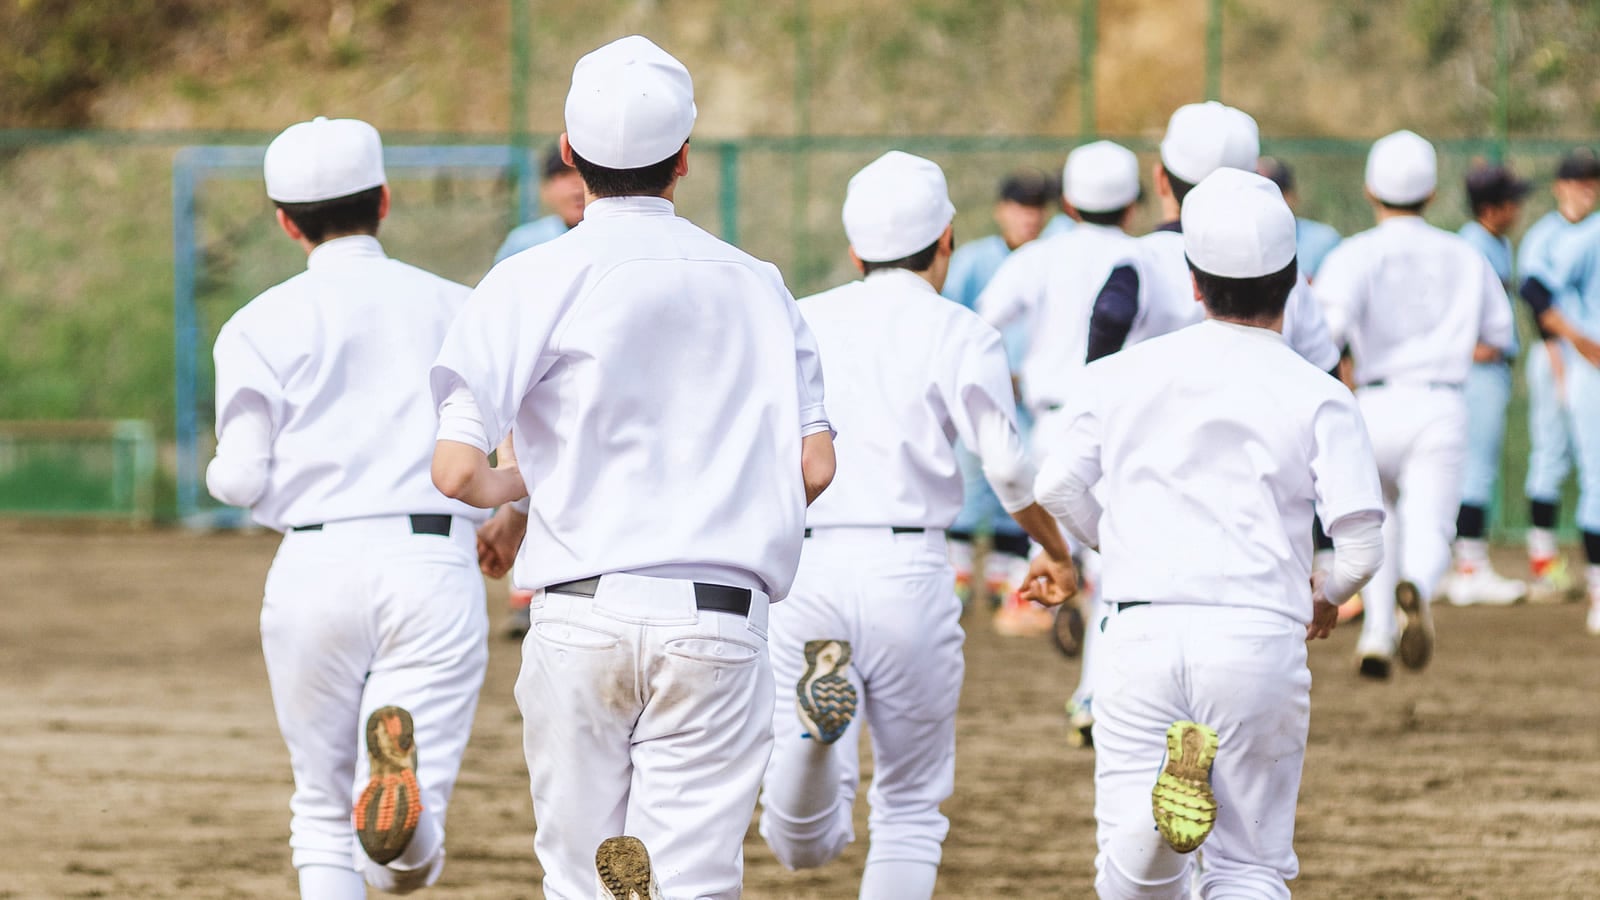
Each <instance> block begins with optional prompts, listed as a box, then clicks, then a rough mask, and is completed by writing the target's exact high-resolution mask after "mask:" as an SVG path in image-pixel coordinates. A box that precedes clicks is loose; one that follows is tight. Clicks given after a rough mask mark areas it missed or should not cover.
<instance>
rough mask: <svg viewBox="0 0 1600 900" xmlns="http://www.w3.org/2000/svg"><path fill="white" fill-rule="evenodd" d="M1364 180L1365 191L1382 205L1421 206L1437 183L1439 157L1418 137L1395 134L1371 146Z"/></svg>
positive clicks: (1401, 133) (1429, 145) (1410, 133)
mask: <svg viewBox="0 0 1600 900" xmlns="http://www.w3.org/2000/svg"><path fill="white" fill-rule="evenodd" d="M1366 180H1367V190H1368V191H1369V192H1371V194H1372V196H1374V197H1376V198H1378V199H1379V200H1380V201H1382V202H1384V203H1393V204H1396V205H1398V206H1409V205H1411V204H1413V203H1421V202H1422V201H1423V200H1426V199H1428V197H1429V196H1431V195H1432V194H1433V189H1434V188H1435V187H1437V186H1438V184H1439V157H1438V155H1437V154H1435V153H1434V150H1433V145H1432V144H1430V143H1428V141H1427V140H1426V139H1425V138H1423V137H1422V136H1421V135H1419V134H1417V133H1415V132H1412V131H1396V132H1395V133H1394V134H1391V135H1386V136H1384V137H1381V138H1378V140H1377V141H1376V142H1374V143H1373V145H1372V152H1370V153H1368V154H1367V179H1366Z"/></svg>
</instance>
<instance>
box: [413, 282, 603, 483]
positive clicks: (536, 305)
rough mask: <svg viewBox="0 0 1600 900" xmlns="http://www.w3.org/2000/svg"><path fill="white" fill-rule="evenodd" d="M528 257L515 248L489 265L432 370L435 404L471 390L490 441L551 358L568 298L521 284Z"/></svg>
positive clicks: (504, 429)
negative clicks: (552, 339) (513, 252)
mask: <svg viewBox="0 0 1600 900" xmlns="http://www.w3.org/2000/svg"><path fill="white" fill-rule="evenodd" d="M527 259H528V254H519V255H518V256H517V257H516V258H514V259H510V260H507V261H506V262H504V263H501V264H500V265H498V266H495V267H494V268H493V269H491V270H489V274H488V275H486V276H484V279H483V281H482V282H481V283H479V285H478V287H477V288H476V289H474V290H473V292H472V296H471V297H470V298H468V300H467V303H466V305H465V306H464V307H463V308H462V310H461V314H460V315H458V316H457V317H456V320H455V323H454V324H452V325H451V326H450V332H449V334H447V335H445V339H444V346H443V347H441V348H440V350H439V356H438V358H437V359H435V360H434V363H433V369H432V371H430V372H429V378H428V381H429V384H430V386H431V387H432V390H433V402H434V407H435V409H440V408H441V407H442V406H443V405H444V403H445V401H446V400H447V399H449V398H450V397H451V396H452V395H454V394H455V393H456V391H457V390H458V389H462V388H464V389H466V390H467V391H468V392H469V393H470V394H471V397H472V406H473V407H475V408H476V412H477V414H478V416H479V422H480V424H481V426H482V429H483V436H484V446H487V447H489V448H493V447H495V446H497V445H498V444H499V443H500V441H501V440H502V439H504V438H505V436H506V434H507V433H509V432H510V431H511V423H512V422H513V421H514V420H515V419H516V416H517V411H518V410H519V409H520V408H521V407H522V400H523V398H524V397H526V396H527V395H528V391H529V390H531V389H532V388H533V385H534V384H536V383H537V382H538V380H539V379H540V378H541V377H543V376H544V373H545V372H546V371H548V370H549V369H550V366H552V365H553V364H554V363H555V361H556V357H555V356H554V355H553V353H552V352H551V350H550V337H551V334H552V333H553V332H554V331H555V327H556V323H557V321H559V319H560V316H561V312H562V310H564V309H565V308H566V305H567V302H568V301H569V300H570V298H569V297H555V296H548V295H538V296H529V295H528V294H529V293H530V292H528V291H525V290H519V289H518V288H519V286H521V285H523V284H525V283H527V282H528V281H529V279H528V278H527V277H526V272H525V271H524V270H525V268H526V267H525V265H519V263H522V262H523V261H525V260H527ZM573 281H577V279H573ZM458 408H465V407H464V406H462V407H458ZM458 424H459V421H458ZM463 443H472V444H476V443H478V442H476V441H463ZM485 452H488V451H487V450H485Z"/></svg>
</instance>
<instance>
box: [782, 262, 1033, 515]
mask: <svg viewBox="0 0 1600 900" xmlns="http://www.w3.org/2000/svg"><path fill="white" fill-rule="evenodd" d="M800 312H801V314H802V315H803V316H805V320H806V324H807V325H808V326H809V327H810V329H811V333H812V334H813V335H815V337H816V340H817V349H818V352H819V353H820V354H821V356H822V371H823V379H824V381H825V382H826V383H828V384H831V385H835V386H836V387H835V388H834V390H833V391H832V393H830V394H829V395H828V420H829V421H830V422H832V423H833V425H834V427H835V428H836V429H837V430H838V432H839V439H838V442H837V444H836V445H835V453H836V455H837V458H838V465H837V471H836V473H835V475H834V478H833V483H832V484H831V485H830V486H829V488H828V490H827V491H826V492H825V493H824V494H823V495H822V496H821V497H819V498H818V499H817V501H816V502H815V503H814V504H812V506H811V509H810V511H809V513H808V514H807V517H806V521H807V524H809V525H813V526H819V527H826V526H860V525H887V526H905V527H923V528H930V529H942V528H947V527H949V525H950V523H951V522H953V521H955V517H956V514H957V513H958V512H959V511H960V509H961V499H962V480H961V470H960V467H959V465H958V463H957V460H956V453H955V449H954V442H955V439H956V436H957V429H956V426H955V424H954V422H953V416H954V415H957V414H959V413H957V412H955V411H954V410H953V407H954V406H955V405H957V404H959V403H960V402H961V398H960V397H959V396H958V394H959V391H960V390H961V387H962V386H963V385H973V386H972V387H971V389H972V390H978V389H980V388H979V387H977V386H976V385H975V384H974V382H976V381H978V380H980V378H979V376H978V374H977V373H976V372H975V371H974V370H975V369H977V368H979V367H980V366H981V363H983V362H985V361H991V362H993V363H994V368H995V369H997V370H998V371H997V372H994V373H989V374H992V375H994V376H995V378H994V379H990V380H991V381H993V380H999V381H1000V382H1001V384H1003V385H1004V390H1006V391H1007V392H1009V384H1008V383H1006V372H1005V358H1004V356H1003V354H1002V352H1001V351H1000V335H999V334H998V333H997V332H995V330H994V329H993V328H991V327H989V326H988V325H986V324H985V323H984V322H983V320H981V319H979V318H978V317H977V315H976V314H974V313H972V312H971V311H969V310H967V309H966V308H964V307H961V306H958V305H956V304H954V303H951V302H949V301H948V300H945V299H944V298H942V297H940V296H939V295H938V294H937V293H935V292H934V291H933V288H932V287H931V286H930V285H929V284H928V282H926V281H924V280H923V279H922V278H921V277H920V276H918V275H916V274H915V273H912V272H908V271H905V270H903V269H889V270H885V271H880V272H875V273H873V274H872V275H870V276H868V277H867V279H866V280H864V281H855V282H851V283H849V284H846V285H842V286H840V287H837V288H834V289H832V290H829V291H824V292H823V293H821V294H816V295H814V296H811V297H807V298H805V299H803V300H801V301H800ZM986 352H987V353H989V354H991V355H990V356H989V357H988V359H987V360H985V359H983V358H982V357H983V354H985V353H986ZM990 389H991V390H994V389H996V388H995V387H994V386H993V385H990ZM1007 399H1009V398H1007Z"/></svg>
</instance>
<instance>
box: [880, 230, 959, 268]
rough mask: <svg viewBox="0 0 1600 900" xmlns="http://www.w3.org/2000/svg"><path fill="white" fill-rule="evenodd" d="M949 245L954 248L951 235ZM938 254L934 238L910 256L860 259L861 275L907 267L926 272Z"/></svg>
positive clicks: (937, 246)
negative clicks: (873, 259)
mask: <svg viewBox="0 0 1600 900" xmlns="http://www.w3.org/2000/svg"><path fill="white" fill-rule="evenodd" d="M942 236H943V235H941V236H940V237H942ZM950 246H951V249H954V248H955V238H954V237H953V236H952V237H951V239H950ZM938 255H939V238H934V239H933V243H931V244H929V245H928V246H926V247H923V248H922V249H921V250H918V251H917V252H915V253H913V254H911V255H910V256H902V257H900V258H899V259H891V260H889V261H887V262H867V261H866V260H864V259H863V260H862V261H861V274H862V275H863V276H866V275H871V274H872V273H873V272H879V271H882V270H884V269H907V270H909V271H912V272H926V271H928V270H929V269H931V268H933V260H934V257H936V256H938Z"/></svg>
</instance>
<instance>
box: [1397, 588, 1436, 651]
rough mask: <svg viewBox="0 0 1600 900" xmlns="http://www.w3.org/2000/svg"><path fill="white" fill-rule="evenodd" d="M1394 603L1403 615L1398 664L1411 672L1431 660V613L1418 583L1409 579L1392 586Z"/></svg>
mask: <svg viewBox="0 0 1600 900" xmlns="http://www.w3.org/2000/svg"><path fill="white" fill-rule="evenodd" d="M1394 602H1395V605H1396V606H1399V607H1400V611H1401V612H1403V613H1405V614H1406V626H1405V628H1403V629H1401V631H1400V663H1401V664H1402V665H1404V666H1405V667H1406V668H1408V669H1410V670H1411V671H1413V672H1416V671H1420V670H1421V669H1423V668H1425V667H1427V665H1428V662H1429V661H1430V660H1432V659H1433V614H1432V613H1431V612H1430V611H1429V610H1428V605H1427V604H1426V603H1424V602H1423V600H1422V593H1421V592H1420V591H1418V590H1417V586H1416V585H1414V584H1412V583H1411V582H1409V581H1402V582H1400V583H1399V584H1398V585H1395V589H1394Z"/></svg>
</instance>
